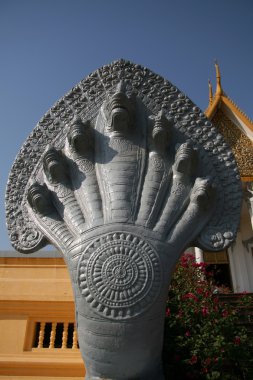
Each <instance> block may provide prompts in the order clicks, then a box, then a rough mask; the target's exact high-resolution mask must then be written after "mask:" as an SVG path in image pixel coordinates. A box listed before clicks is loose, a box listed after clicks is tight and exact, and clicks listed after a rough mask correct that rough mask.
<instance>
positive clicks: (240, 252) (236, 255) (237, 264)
mask: <svg viewBox="0 0 253 380" xmlns="http://www.w3.org/2000/svg"><path fill="white" fill-rule="evenodd" d="M246 254H247V252H245V247H244V245H243V243H242V238H241V233H240V232H238V234H237V238H236V241H235V243H234V244H233V245H232V247H230V248H229V249H228V255H229V263H230V270H231V276H232V283H233V288H234V292H235V293H240V292H243V291H247V292H250V291H251V286H250V281H249V273H248V268H247V260H246V256H245V255H246Z"/></svg>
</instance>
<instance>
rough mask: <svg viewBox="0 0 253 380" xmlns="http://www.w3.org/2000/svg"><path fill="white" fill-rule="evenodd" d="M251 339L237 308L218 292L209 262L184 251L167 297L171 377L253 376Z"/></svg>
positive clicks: (168, 373)
mask: <svg viewBox="0 0 253 380" xmlns="http://www.w3.org/2000/svg"><path fill="white" fill-rule="evenodd" d="M251 340H252V339H250V338H249V337H248V336H247V333H246V330H245V329H244V328H242V327H240V326H239V325H238V313H237V310H235V309H234V308H232V307H231V306H229V305H228V304H224V303H223V302H221V301H220V300H219V298H218V296H217V295H215V294H214V293H213V287H212V285H211V281H210V278H209V279H207V276H206V273H205V264H204V263H200V264H198V263H196V262H195V258H194V256H193V255H191V254H184V255H183V256H182V258H181V260H180V262H179V263H178V265H177V268H176V271H175V273H174V275H173V278H172V282H171V286H170V289H169V296H168V301H167V309H166V322H165V339H164V352H163V355H164V367H165V372H166V376H167V379H168V380H173V379H178V380H184V379H208V380H214V379H220V380H238V379H243V380H246V379H247V380H252V379H253V372H252V366H253V362H252V358H253V344H252V341H251ZM250 367H251V368H250Z"/></svg>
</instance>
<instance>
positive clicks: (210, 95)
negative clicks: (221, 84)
mask: <svg viewBox="0 0 253 380" xmlns="http://www.w3.org/2000/svg"><path fill="white" fill-rule="evenodd" d="M208 88H209V104H212V102H213V87H212V83H211V81H210V79H208Z"/></svg>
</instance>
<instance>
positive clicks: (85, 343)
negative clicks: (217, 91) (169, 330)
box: [7, 60, 241, 380]
mask: <svg viewBox="0 0 253 380" xmlns="http://www.w3.org/2000/svg"><path fill="white" fill-rule="evenodd" d="M239 179H240V177H239V174H238V171H237V168H236V164H235V160H234V158H233V155H232V153H231V152H230V150H229V148H228V146H227V145H226V143H225V142H224V140H223V138H222V136H221V135H219V134H218V133H217V131H216V130H215V128H214V127H213V126H212V125H211V123H210V122H209V121H208V120H207V119H206V117H205V116H204V114H203V113H202V112H201V111H200V110H199V108H198V107H196V106H195V105H194V104H193V103H192V102H191V101H190V100H189V99H188V98H187V97H186V96H185V95H184V94H182V93H181V92H180V91H179V90H178V89H177V88H176V87H175V86H173V85H172V84H171V83H169V82H168V81H166V80H164V79H163V78H162V77H160V76H158V75H156V74H154V73H152V72H151V71H150V70H148V69H146V68H143V67H141V66H139V65H135V64H133V63H130V62H127V61H124V60H120V61H116V62H114V63H112V64H111V65H108V66H104V67H102V68H101V69H99V70H97V71H96V72H94V73H93V74H91V75H90V76H89V77H88V78H86V79H85V80H83V81H81V82H80V83H79V84H78V85H77V86H76V87H75V88H74V89H72V90H71V91H70V92H69V93H68V94H67V95H65V96H64V97H63V98H62V99H61V100H60V101H59V102H58V103H57V104H56V105H55V106H54V107H52V108H51V110H50V111H49V112H48V113H47V114H46V115H45V117H44V118H43V119H42V120H41V121H40V122H39V124H38V126H37V127H36V128H35V129H34V131H33V132H32V134H31V135H30V137H29V138H28V139H27V141H26V142H25V144H24V145H23V147H22V149H21V151H20V153H19V155H18V157H17V159H16V161H15V163H14V165H13V168H12V171H11V174H10V178H9V182H8V187H7V223H8V228H9V231H10V238H11V241H12V244H13V246H14V247H15V248H16V249H17V250H19V251H20V252H23V253H29V252H33V251H35V250H37V249H39V248H40V247H42V246H43V245H45V244H47V243H48V242H50V243H52V244H53V245H55V247H57V248H58V249H59V250H60V251H62V252H63V255H64V257H65V261H66V263H67V265H68V268H69V273H70V276H71V280H72V285H73V289H74V294H75V303H76V319H77V326H78V336H79V344H80V348H81V351H82V355H83V358H84V360H85V363H86V368H87V375H86V379H87V380H90V379H105V378H106V379H112V380H126V379H129V380H137V379H138V380H142V379H155V380H159V379H160V380H162V379H163V372H162V365H161V351H162V342H163V319H164V308H165V302H166V296H167V290H168V286H169V282H170V277H171V273H172V271H173V269H174V266H175V263H176V262H177V260H178V258H179V257H180V255H181V253H182V252H183V251H184V249H186V248H187V247H189V246H192V245H197V246H199V247H201V248H204V249H207V250H214V251H215V250H221V249H224V248H226V247H227V246H228V245H229V244H230V243H231V242H232V241H233V239H234V238H235V235H236V230H237V226H238V221H239V213H240V203H241V188H240V181H239Z"/></svg>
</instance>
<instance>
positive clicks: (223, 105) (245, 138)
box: [205, 63, 253, 181]
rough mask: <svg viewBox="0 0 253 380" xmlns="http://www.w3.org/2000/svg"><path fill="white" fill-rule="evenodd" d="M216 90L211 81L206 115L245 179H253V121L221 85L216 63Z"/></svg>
mask: <svg viewBox="0 0 253 380" xmlns="http://www.w3.org/2000/svg"><path fill="white" fill-rule="evenodd" d="M215 69H216V91H215V94H214V96H213V90H212V85H211V83H210V81H209V104H208V107H207V109H206V111H205V114H206V116H207V117H208V118H209V119H210V120H211V121H212V122H213V124H214V125H215V126H216V128H218V130H219V132H220V133H221V134H222V135H223V137H224V138H225V140H226V142H227V143H228V144H229V145H230V147H231V149H232V151H233V153H234V155H235V158H236V161H237V164H238V168H239V171H240V174H241V178H242V180H244V181H252V180H253V121H252V120H250V119H249V118H248V116H247V115H246V114H245V113H244V112H243V111H242V110H241V109H240V108H239V107H238V106H237V105H236V104H235V103H234V102H233V101H232V100H231V99H230V97H229V96H227V94H226V93H225V92H224V90H223V88H222V85H221V75H220V69H219V65H218V64H217V63H215Z"/></svg>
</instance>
